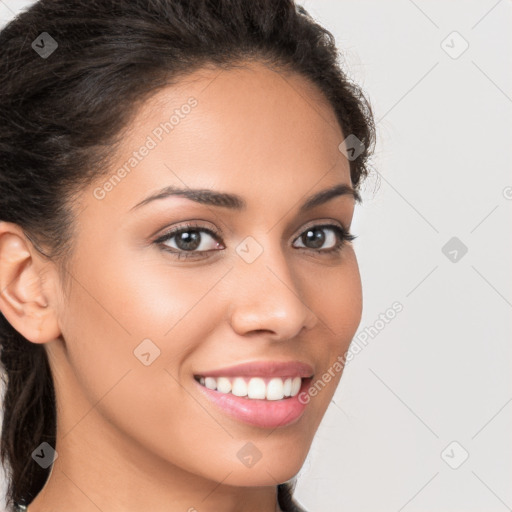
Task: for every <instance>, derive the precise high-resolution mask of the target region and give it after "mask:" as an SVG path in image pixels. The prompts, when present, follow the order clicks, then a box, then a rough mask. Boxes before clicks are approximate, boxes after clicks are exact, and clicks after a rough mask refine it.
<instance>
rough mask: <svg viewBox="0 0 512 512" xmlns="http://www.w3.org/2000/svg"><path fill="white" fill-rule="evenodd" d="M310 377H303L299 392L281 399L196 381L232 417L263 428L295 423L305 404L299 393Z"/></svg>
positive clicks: (207, 395) (304, 389)
mask: <svg viewBox="0 0 512 512" xmlns="http://www.w3.org/2000/svg"><path fill="white" fill-rule="evenodd" d="M310 381H311V378H308V379H303V380H302V384H301V387H300V390H299V392H298V393H297V394H296V395H295V396H292V397H289V398H283V399H282V400H260V399H252V398H245V397H240V396H236V395H233V394H231V393H220V392H219V391H216V390H214V389H209V388H207V387H205V386H203V385H201V384H199V382H197V381H196V380H195V379H194V382H195V383H196V384H197V385H198V386H199V388H200V390H201V392H202V393H204V395H205V396H206V397H207V398H208V399H209V400H211V401H212V402H213V403H214V404H215V405H216V406H217V407H219V408H220V409H222V411H223V412H224V413H226V414H228V415H229V416H231V417H232V418H235V419H237V420H239V421H242V422H244V423H248V424H250V425H255V426H257V427H263V428H277V427H285V426H287V425H291V424H292V423H296V422H297V421H298V420H299V418H300V417H301V416H302V414H303V413H304V410H305V409H306V406H307V404H303V403H301V402H299V395H300V394H301V393H302V392H303V391H306V390H307V389H308V386H309V382H310Z"/></svg>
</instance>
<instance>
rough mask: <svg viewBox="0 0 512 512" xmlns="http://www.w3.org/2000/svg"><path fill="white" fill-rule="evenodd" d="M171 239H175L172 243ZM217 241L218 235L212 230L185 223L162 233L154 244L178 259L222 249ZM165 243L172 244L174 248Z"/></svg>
mask: <svg viewBox="0 0 512 512" xmlns="http://www.w3.org/2000/svg"><path fill="white" fill-rule="evenodd" d="M173 239H175V240H174V242H172V241H173ZM208 239H210V240H208ZM219 239H220V235H219V234H217V233H215V232H214V231H213V230H211V229H208V228H205V227H201V226H198V225H196V224H193V223H187V224H185V225H184V226H180V227H178V228H173V229H171V230H170V231H168V232H167V233H164V234H163V235H162V236H160V237H159V238H158V239H157V240H155V242H154V243H155V244H159V245H161V246H162V247H163V248H164V249H165V250H166V251H169V252H171V253H173V254H174V255H175V256H177V257H178V258H190V257H197V256H201V254H202V253H205V252H209V251H212V250H216V249H224V246H223V245H222V244H221V243H220V242H219ZM164 242H165V243H164ZM167 242H172V244H174V247H173V246H172V245H169V244H168V243H167ZM187 253H189V254H187Z"/></svg>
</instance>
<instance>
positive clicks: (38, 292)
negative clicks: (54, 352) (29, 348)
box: [0, 221, 61, 343]
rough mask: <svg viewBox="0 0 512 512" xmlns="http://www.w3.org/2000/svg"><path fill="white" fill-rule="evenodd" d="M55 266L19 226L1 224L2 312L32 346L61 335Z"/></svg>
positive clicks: (0, 283) (0, 281)
mask: <svg viewBox="0 0 512 512" xmlns="http://www.w3.org/2000/svg"><path fill="white" fill-rule="evenodd" d="M52 267H53V263H52V262H51V261H48V260H47V259H43V257H42V256H41V255H40V253H39V252H37V250H36V249H35V247H34V246H33V244H32V242H31V241H30V240H29V239H28V238H27V237H26V235H25V233H24V232H23V230H22V229H21V227H20V226H18V225H17V224H14V223H11V222H5V221H0V311H1V312H2V313H3V315H4V316H5V318H6V320H7V321H8V322H9V323H10V324H11V325H12V326H13V327H14V329H16V330H17V331H18V332H19V333H20V334H21V335H22V336H24V337H25V338H26V339H27V340H29V341H32V342H33V343H46V342H48V341H51V340H54V339H55V338H57V337H59V336H60V334H61V332H60V328H59V324H58V321H57V311H56V306H57V296H56V295H55V293H54V290H56V289H57V286H55V284H57V283H55V282H54V280H55V279H56V278H57V277H56V276H57V273H56V272H52V271H51V270H52ZM47 274H48V275H47ZM52 280H53V282H52Z"/></svg>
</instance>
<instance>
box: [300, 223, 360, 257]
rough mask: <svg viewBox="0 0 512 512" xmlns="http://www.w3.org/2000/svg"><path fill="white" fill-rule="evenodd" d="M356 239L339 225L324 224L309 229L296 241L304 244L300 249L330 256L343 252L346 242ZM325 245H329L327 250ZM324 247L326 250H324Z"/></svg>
mask: <svg viewBox="0 0 512 512" xmlns="http://www.w3.org/2000/svg"><path fill="white" fill-rule="evenodd" d="M326 232H327V233H328V234H327V235H326V234H325V233H326ZM355 238H356V237H355V236H354V235H352V234H350V233H349V232H348V231H347V230H346V229H344V228H342V227H341V226H338V225H337V224H322V225H316V226H311V227H309V228H307V229H306V231H304V232H303V233H302V235H301V236H299V237H298V238H297V239H296V240H299V241H300V242H301V243H302V244H303V245H302V246H299V248H305V249H309V250H312V251H316V252H319V253H328V254H329V253H333V252H339V251H341V249H342V248H343V246H344V245H345V244H346V242H350V241H352V240H354V239H355ZM324 245H327V248H325V247H324ZM322 247H324V248H323V249H322Z"/></svg>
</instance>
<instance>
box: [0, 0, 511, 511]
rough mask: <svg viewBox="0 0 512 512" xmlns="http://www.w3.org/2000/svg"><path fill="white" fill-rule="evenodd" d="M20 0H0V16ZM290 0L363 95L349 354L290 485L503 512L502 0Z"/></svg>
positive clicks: (507, 88)
mask: <svg viewBox="0 0 512 512" xmlns="http://www.w3.org/2000/svg"><path fill="white" fill-rule="evenodd" d="M31 3H32V2H26V1H25V2H24V1H16V0H3V1H1V0H0V23H1V24H4V23H5V22H6V21H8V20H9V19H11V18H12V17H13V16H14V14H15V13H16V12H17V11H18V10H20V9H22V8H23V7H24V6H27V5H29V4H31ZM300 3H301V4H303V5H304V6H305V7H306V8H307V9H308V10H309V12H310V13H311V14H312V15H313V16H314V17H315V18H316V19H318V20H319V21H320V23H321V24H323V25H324V26H326V27H327V28H328V29H329V30H330V31H331V32H332V33H333V34H334V36H335V37H336V41H337V45H338V47H339V48H340V49H341V51H342V54H343V57H344V60H345V63H346V69H347V70H348V72H349V73H350V75H351V76H352V78H353V79H354V80H355V81H356V82H357V83H359V84H360V85H362V86H363V88H364V90H365V91H366V93H367V94H368V96H369V98H370V101H371V103H372V106H373V108H374V113H375V118H376V122H377V139H378V142H377V147H376V153H375V157H374V159H373V168H374V173H373V176H372V177H371V178H370V179H368V181H367V182H366V185H365V187H364V190H363V199H364V203H363V205H362V206H359V207H358V208H357V209H356V214H355V217H354V223H353V226H352V232H353V233H355V234H356V235H358V238H357V239H356V241H355V242H354V245H355V247H356V252H357V255H358V259H359V264H360V270H361V275H362V280H363V292H364V311H363V318H362V321H361V324H360V327H359V329H358V333H357V334H356V337H355V339H354V342H353V344H354V343H356V341H357V342H358V343H357V345H358V346H359V347H360V350H359V351H358V353H357V354H356V355H355V357H354V358H353V360H352V361H350V362H349V363H347V366H346V368H345V372H344V375H343V378H342V380H341V383H340V386H339V388H338V390H337V392H336V394H335V397H334V400H333V403H332V404H331V406H330V407H329V409H328V411H327V413H326V416H325V418H324V420H323V422H322V424H321V426H320V428H319V430H318V433H317V435H316V438H315V441H314V443H313V446H312V448H311V451H310V454H309V455H308V458H307V460H306V463H305V465H304V467H303V468H302V470H301V471H300V473H299V475H298V480H297V488H296V497H297V498H298V500H299V501H300V502H301V503H302V504H303V505H304V506H305V508H307V509H308V511H309V512H318V511H329V512H330V511H341V510H347V511H348V510H350V511H351V512H363V511H365V512H366V511H367V512H370V511H371V512H375V511H379V512H388V511H389V512H401V511H402V510H403V511H405V512H414V511H425V510H429V511H430V512H434V511H439V512H448V511H460V510H464V511H466V512H470V511H485V512H494V511H496V512H502V511H505V510H507V509H510V508H511V507H512V488H511V485H510V482H511V481H512V456H511V455H512V436H511V432H512V428H511V427H512V425H511V423H512V403H511V402H512V386H511V380H512V372H511V366H512V357H511V347H510V340H511V331H512V322H511V321H510V319H511V308H512V272H511V265H510V262H511V261H512V258H511V252H512V243H511V236H510V233H511V223H510V220H511V209H512V175H511V173H510V169H511V149H510V146H511V143H512V123H511V119H512V31H511V30H510V27H511V21H512V19H511V18H512V2H511V1H510V0H499V1H496V0H490V1H483V0H482V1H468V0H457V1H450V2H446V1H426V0H423V1H420V0H417V1H412V0H393V1H388V2H383V1H378V0H371V1H370V0H357V1H356V0H351V1H340V0H302V1H300ZM453 32H457V33H458V34H453ZM443 41H444V42H443ZM466 44H468V45H469V46H468V48H467V49H466V50H465V51H464V52H462V50H463V49H464V47H465V45H466ZM0 51H1V49H0ZM453 237H456V240H455V241H452V242H451V243H452V244H454V245H453V246H451V245H449V246H448V247H447V248H446V249H445V250H444V252H443V247H444V246H445V244H447V243H448V242H449V240H451V239H452V238H453ZM462 244H463V245H464V246H465V247H467V253H465V254H463V250H462V249H463V245H462ZM454 251H456V252H454ZM397 301H398V302H399V303H400V304H402V306H403V310H402V311H401V312H400V313H398V314H397V315H396V316H395V318H394V319H393V320H391V321H389V322H388V323H386V324H385V325H384V327H382V323H380V322H378V320H379V315H380V314H383V313H385V312H386V311H388V310H389V309H390V308H391V305H392V304H393V303H395V302H397ZM364 333H366V335H367V343H366V345H365V344H363V343H361V342H360V341H359V340H362V337H363V336H364ZM356 350H357V347H354V352H355V351H356Z"/></svg>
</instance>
